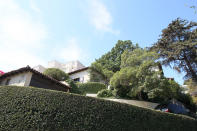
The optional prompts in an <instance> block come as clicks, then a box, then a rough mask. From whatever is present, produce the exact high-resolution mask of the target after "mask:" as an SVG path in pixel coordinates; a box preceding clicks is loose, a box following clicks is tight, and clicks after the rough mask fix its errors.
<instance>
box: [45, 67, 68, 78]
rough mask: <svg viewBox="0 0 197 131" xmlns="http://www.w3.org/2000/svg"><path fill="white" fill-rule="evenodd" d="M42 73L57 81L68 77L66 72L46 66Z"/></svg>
mask: <svg viewBox="0 0 197 131" xmlns="http://www.w3.org/2000/svg"><path fill="white" fill-rule="evenodd" d="M43 74H45V75H48V76H50V77H52V78H54V79H56V80H58V81H65V80H67V79H69V76H68V74H66V73H65V72H64V71H62V70H60V69H57V68H48V69H46V70H45V71H44V72H43Z"/></svg>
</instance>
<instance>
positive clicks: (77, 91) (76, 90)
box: [66, 78, 84, 95]
mask: <svg viewBox="0 0 197 131" xmlns="http://www.w3.org/2000/svg"><path fill="white" fill-rule="evenodd" d="M66 82H67V83H68V84H69V86H70V87H71V89H70V93H75V94H81V95H83V94H84V92H82V91H81V90H80V89H79V87H78V86H77V84H76V83H75V82H74V81H73V80H72V79H70V78H69V79H67V80H66Z"/></svg>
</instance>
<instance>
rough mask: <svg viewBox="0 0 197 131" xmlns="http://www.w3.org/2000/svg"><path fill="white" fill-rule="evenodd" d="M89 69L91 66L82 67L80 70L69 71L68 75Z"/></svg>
mask: <svg viewBox="0 0 197 131" xmlns="http://www.w3.org/2000/svg"><path fill="white" fill-rule="evenodd" d="M88 69H89V67H85V68H81V69H79V70H75V71H72V72H69V73H68V75H72V74H75V73H78V72H81V71H85V70H88Z"/></svg>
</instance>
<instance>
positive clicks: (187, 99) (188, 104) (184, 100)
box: [178, 93, 196, 112]
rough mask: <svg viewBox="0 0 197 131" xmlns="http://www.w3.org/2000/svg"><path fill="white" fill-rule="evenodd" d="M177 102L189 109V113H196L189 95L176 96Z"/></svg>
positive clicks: (180, 94)
mask: <svg viewBox="0 0 197 131" xmlns="http://www.w3.org/2000/svg"><path fill="white" fill-rule="evenodd" d="M178 100H179V101H180V102H182V103H184V105H185V106H186V107H187V108H188V109H190V110H191V111H193V112H195V111H196V105H195V103H194V101H193V99H192V97H191V95H189V94H183V93H179V94H178Z"/></svg>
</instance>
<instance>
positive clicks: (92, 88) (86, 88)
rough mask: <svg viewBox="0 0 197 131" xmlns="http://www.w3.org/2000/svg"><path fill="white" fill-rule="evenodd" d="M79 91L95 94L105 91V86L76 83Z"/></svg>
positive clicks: (94, 83)
mask: <svg viewBox="0 0 197 131" xmlns="http://www.w3.org/2000/svg"><path fill="white" fill-rule="evenodd" d="M77 85H78V87H79V89H80V91H81V92H84V93H95V94H96V93H97V92H98V91H100V90H102V89H106V88H107V87H106V85H105V84H103V83H99V82H87V83H78V84H77Z"/></svg>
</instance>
